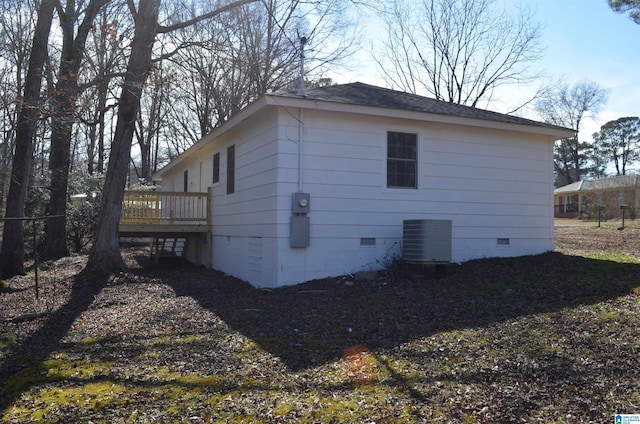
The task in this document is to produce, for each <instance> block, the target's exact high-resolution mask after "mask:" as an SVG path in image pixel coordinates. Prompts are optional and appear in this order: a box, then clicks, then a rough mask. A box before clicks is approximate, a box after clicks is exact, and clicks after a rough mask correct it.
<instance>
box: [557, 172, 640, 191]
mask: <svg viewBox="0 0 640 424" xmlns="http://www.w3.org/2000/svg"><path fill="white" fill-rule="evenodd" d="M634 186H640V178H638V175H618V176H615V177H609V178H600V179H597V180H584V181H578V182H575V183H572V184H569V185H566V186H563V187H559V188H557V189H555V190H554V193H555V194H561V193H571V192H573V193H575V192H577V191H597V190H612V189H620V188H626V187H634Z"/></svg>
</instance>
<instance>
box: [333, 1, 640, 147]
mask: <svg viewBox="0 0 640 424" xmlns="http://www.w3.org/2000/svg"><path fill="white" fill-rule="evenodd" d="M497 1H498V2H504V3H505V4H506V5H507V7H511V6H513V5H516V4H522V5H524V6H526V7H530V8H531V10H532V11H533V13H534V15H535V17H536V19H537V20H538V21H539V22H540V23H541V24H542V25H543V26H544V30H543V38H542V43H543V45H544V46H545V53H544V57H543V59H541V60H540V61H539V62H537V63H536V64H535V65H534V66H537V67H538V68H539V71H541V72H543V73H544V75H545V76H546V77H547V78H548V79H549V80H557V79H558V78H560V77H563V78H564V79H565V80H566V81H567V82H568V83H569V84H573V83H575V82H578V81H581V80H584V79H588V80H591V81H595V82H597V83H598V84H599V85H600V86H601V87H603V88H606V89H608V91H609V96H608V102H607V104H606V105H605V106H604V108H603V109H602V111H601V112H600V114H599V115H598V116H597V117H596V119H595V120H593V121H587V122H585V123H584V125H583V127H582V131H581V137H580V138H581V139H582V140H584V141H590V140H591V134H592V133H593V132H596V131H598V130H599V129H600V126H601V125H603V124H604V123H606V122H608V121H610V120H614V119H617V118H620V117H623V116H638V115H640V25H637V24H635V23H634V22H633V21H631V20H630V19H629V18H628V17H627V16H626V15H622V14H618V13H615V12H614V11H613V10H611V9H610V8H609V6H608V4H607V1H606V0H521V1H518V0H497ZM498 4H500V3H498ZM369 22H370V25H369V28H368V31H367V34H369V35H370V36H371V37H375V36H376V34H380V35H383V33H384V31H381V28H380V25H379V23H376V22H375V19H371V20H370V21H369ZM368 56H369V53H367V52H364V51H363V52H362V53H360V54H359V55H358V57H357V58H354V59H353V60H352V61H351V63H352V64H353V66H352V71H351V72H345V73H341V74H340V75H335V76H334V75H332V77H333V78H334V80H335V81H336V82H338V83H348V82H355V81H360V82H364V83H369V84H376V85H382V86H384V85H385V84H384V82H383V81H382V80H381V79H380V77H379V72H378V70H377V69H376V67H375V65H374V64H373V63H372V62H371V61H370V59H369V57H368ZM513 91H514V90H513V89H511V92H510V93H509V94H507V96H508V95H513V94H514V93H512V92H513ZM527 94H528V93H527V92H526V90H522V91H521V92H518V93H515V95H516V96H518V97H522V98H523V99H526V98H527ZM492 109H494V110H497V111H499V112H506V109H504V110H499V107H492ZM527 117H531V118H535V117H534V116H532V115H528V116H527Z"/></svg>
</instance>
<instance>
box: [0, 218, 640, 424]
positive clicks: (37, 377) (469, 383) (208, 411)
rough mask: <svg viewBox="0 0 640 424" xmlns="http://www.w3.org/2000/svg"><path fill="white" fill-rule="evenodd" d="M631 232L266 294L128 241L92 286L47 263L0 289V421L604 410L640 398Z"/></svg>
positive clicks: (602, 415)
mask: <svg viewBox="0 0 640 424" xmlns="http://www.w3.org/2000/svg"><path fill="white" fill-rule="evenodd" d="M627 230H628V231H627ZM636 231H637V230H634V229H625V230H624V231H618V230H617V229H606V228H603V229H597V228H594V227H587V228H566V229H560V230H558V231H557V234H556V246H557V250H558V251H559V252H560V253H547V254H543V255H536V256H529V257H523V258H504V259H484V260H478V261H471V262H468V263H465V264H462V265H459V266H455V267H451V268H450V269H449V271H448V272H447V274H446V275H431V274H425V273H424V272H423V271H422V270H420V269H415V268H410V267H397V268H394V269H391V270H388V271H386V272H380V273H378V274H377V276H376V278H375V279H374V280H370V281H353V280H352V279H351V278H348V277H339V278H330V279H324V280H319V281H313V282H309V283H305V284H301V285H298V286H293V287H285V288H281V289H275V290H260V289H255V288H252V287H251V286H250V285H248V284H246V283H243V282H241V281H238V280H236V279H234V278H231V277H229V276H226V275H224V274H221V273H219V272H215V271H212V270H206V269H203V268H201V267H196V266H191V265H188V264H186V263H183V262H181V261H179V260H175V261H174V262H173V263H171V261H169V260H167V261H163V262H164V263H163V264H161V265H156V264H154V263H152V262H149V261H148V259H147V256H146V255H147V253H145V252H144V250H139V249H128V250H125V252H124V256H125V259H126V261H127V263H128V265H129V266H130V269H131V272H130V273H127V274H121V275H117V276H112V277H111V278H110V279H109V280H108V281H103V282H99V283H97V282H94V281H91V280H82V279H80V278H77V277H76V274H77V273H78V272H79V271H80V270H81V269H82V267H83V265H84V261H85V258H84V257H82V256H78V257H72V258H64V259H62V260H60V261H56V262H51V263H45V264H44V265H43V267H42V269H41V270H40V273H39V278H40V282H39V297H38V299H37V300H36V299H35V297H34V294H35V290H34V278H33V277H34V276H33V275H27V276H23V277H15V278H13V279H11V280H9V287H8V288H7V289H6V290H5V291H4V292H3V293H1V294H0V306H1V308H2V309H1V311H2V312H1V313H2V316H1V317H0V319H1V322H0V360H1V361H2V362H1V363H0V381H1V383H0V387H1V389H2V398H1V399H2V400H1V401H0V404H2V407H3V408H2V412H1V414H2V415H1V417H0V422H3V423H4V422H7V423H13V422H16V423H17V422H20V423H25V422H47V423H52V422H94V423H98V422H105V423H107V422H108V423H118V422H121V423H152V422H153V423H155V422H185V423H186V422H189V423H207V422H214V423H217V422H221V423H222V422H265V423H300V422H307V423H316V422H317V423H326V422H337V423H343V422H344V423H347V422H369V423H371V422H376V423H391V422H399V423H404V422H424V423H432V422H442V423H457V422H460V423H473V422H478V423H496V422H500V423H516V422H518V423H519V422H541V423H548V422H557V423H587V422H594V423H600V422H610V421H611V417H612V415H613V414H614V413H639V412H640V365H639V361H638V356H639V354H640V338H639V337H638V328H640V279H639V278H638V271H639V270H640V265H638V264H637V262H638V261H637V257H638V255H640V250H639V249H638V246H639V245H640V242H639V239H640V238H639V237H638V234H637V233H636ZM603 250H606V252H607V253H603ZM612 259H613V260H612Z"/></svg>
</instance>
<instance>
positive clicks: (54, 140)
mask: <svg viewBox="0 0 640 424" xmlns="http://www.w3.org/2000/svg"><path fill="white" fill-rule="evenodd" d="M107 1H109V0H90V1H89V2H88V4H84V2H83V1H80V2H77V1H76V0H67V3H66V7H65V8H62V7H61V6H58V16H59V19H60V26H61V29H62V51H61V53H60V67H59V70H58V78H57V82H56V86H55V89H54V93H53V97H52V100H51V101H52V122H51V127H52V128H51V153H50V157H49V169H50V170H51V195H50V200H49V214H50V215H53V216H58V217H57V218H52V219H50V220H49V221H48V222H47V239H46V240H47V242H46V247H45V252H46V255H47V257H49V258H53V259H56V258H60V257H62V256H67V255H68V254H69V249H68V248H67V230H66V228H67V226H66V223H67V220H66V212H67V203H68V202H67V187H68V179H69V166H70V161H71V135H72V132H73V124H74V122H75V121H76V104H77V100H78V97H79V94H80V91H81V89H80V86H79V85H78V80H79V75H78V73H79V71H80V67H81V64H82V59H83V57H84V51H85V43H86V41H87V37H88V35H89V32H90V30H91V28H92V26H93V21H94V19H95V18H96V16H97V15H98V12H99V11H100V8H102V6H104V5H105V4H106V3H107ZM81 9H84V18H83V19H82V21H81V22H80V23H79V25H78V28H77V33H75V30H76V23H77V22H78V19H79V17H80V16H81V13H82V10H81ZM74 33H75V34H74Z"/></svg>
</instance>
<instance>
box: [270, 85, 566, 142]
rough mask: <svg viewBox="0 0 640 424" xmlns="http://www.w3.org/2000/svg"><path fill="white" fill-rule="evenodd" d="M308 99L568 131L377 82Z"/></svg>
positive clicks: (313, 91)
mask: <svg viewBox="0 0 640 424" xmlns="http://www.w3.org/2000/svg"><path fill="white" fill-rule="evenodd" d="M306 94H307V98H308V99H312V100H322V101H328V102H339V103H346V104H354V105H360V106H372V107H382V108H390V109H401V110H410V111H415V112H424V113H433V114H438V115H447V116H456V117H464V118H473V119H482V120H486V121H494V122H504V123H509V124H519V125H529V126H536V127H543V128H553V129H562V130H567V128H563V127H558V126H556V125H551V124H546V123H544V122H539V121H534V120H531V119H525V118H520V117H518V116H513V115H505V114H503V113H498V112H492V111H489V110H484V109H478V108H475V107H469V106H463V105H459V104H456V103H450V102H445V101H441V100H436V99H432V98H429V97H424V96H418V95H416V94H410V93H404V92H402V91H395V90H390V89H388V88H382V87H376V86H374V85H368V84H363V83H361V82H355V83H351V84H340V85H328V86H324V87H317V88H310V89H308V90H306ZM272 95H275V96H283V97H299V96H298V95H297V94H295V93H290V92H289V93H274V94H272Z"/></svg>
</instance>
